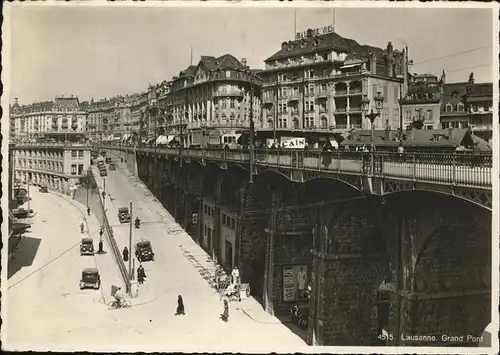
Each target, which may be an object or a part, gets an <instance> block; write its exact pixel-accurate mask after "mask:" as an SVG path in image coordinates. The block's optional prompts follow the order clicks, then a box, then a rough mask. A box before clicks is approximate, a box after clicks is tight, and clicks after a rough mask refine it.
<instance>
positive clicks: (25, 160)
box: [13, 143, 90, 194]
mask: <svg viewBox="0 0 500 355" xmlns="http://www.w3.org/2000/svg"><path fill="white" fill-rule="evenodd" d="M13 150H14V157H13V160H14V178H15V179H18V180H20V181H22V182H25V183H29V184H32V185H35V186H47V187H48V188H49V189H52V190H56V191H59V192H62V193H68V194H69V193H70V191H71V186H73V185H75V184H77V183H78V181H79V178H80V177H81V176H83V175H85V174H86V172H87V170H88V169H89V167H90V147H89V146H88V145H85V144H72V143H67V144H64V143H19V144H17V145H16V146H15V147H13Z"/></svg>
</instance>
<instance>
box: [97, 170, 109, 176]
mask: <svg viewBox="0 0 500 355" xmlns="http://www.w3.org/2000/svg"><path fill="white" fill-rule="evenodd" d="M99 173H100V174H101V176H108V172H107V171H106V169H101V170H100V171H99Z"/></svg>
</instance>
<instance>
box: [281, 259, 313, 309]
mask: <svg viewBox="0 0 500 355" xmlns="http://www.w3.org/2000/svg"><path fill="white" fill-rule="evenodd" d="M282 271H283V301H284V302H291V301H299V300H306V299H307V285H308V283H309V270H308V265H307V264H299V265H286V266H283V270H282Z"/></svg>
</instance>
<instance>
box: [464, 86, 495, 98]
mask: <svg viewBox="0 0 500 355" xmlns="http://www.w3.org/2000/svg"><path fill="white" fill-rule="evenodd" d="M473 96H493V83H478V84H469V85H467V97H473Z"/></svg>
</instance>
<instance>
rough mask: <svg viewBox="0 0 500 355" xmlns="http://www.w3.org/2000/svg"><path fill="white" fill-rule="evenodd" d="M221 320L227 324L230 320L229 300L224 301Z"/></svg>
mask: <svg viewBox="0 0 500 355" xmlns="http://www.w3.org/2000/svg"><path fill="white" fill-rule="evenodd" d="M220 319H222V320H223V321H224V322H227V321H228V320H229V303H228V302H227V300H224V310H223V311H222V314H221V315H220Z"/></svg>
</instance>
